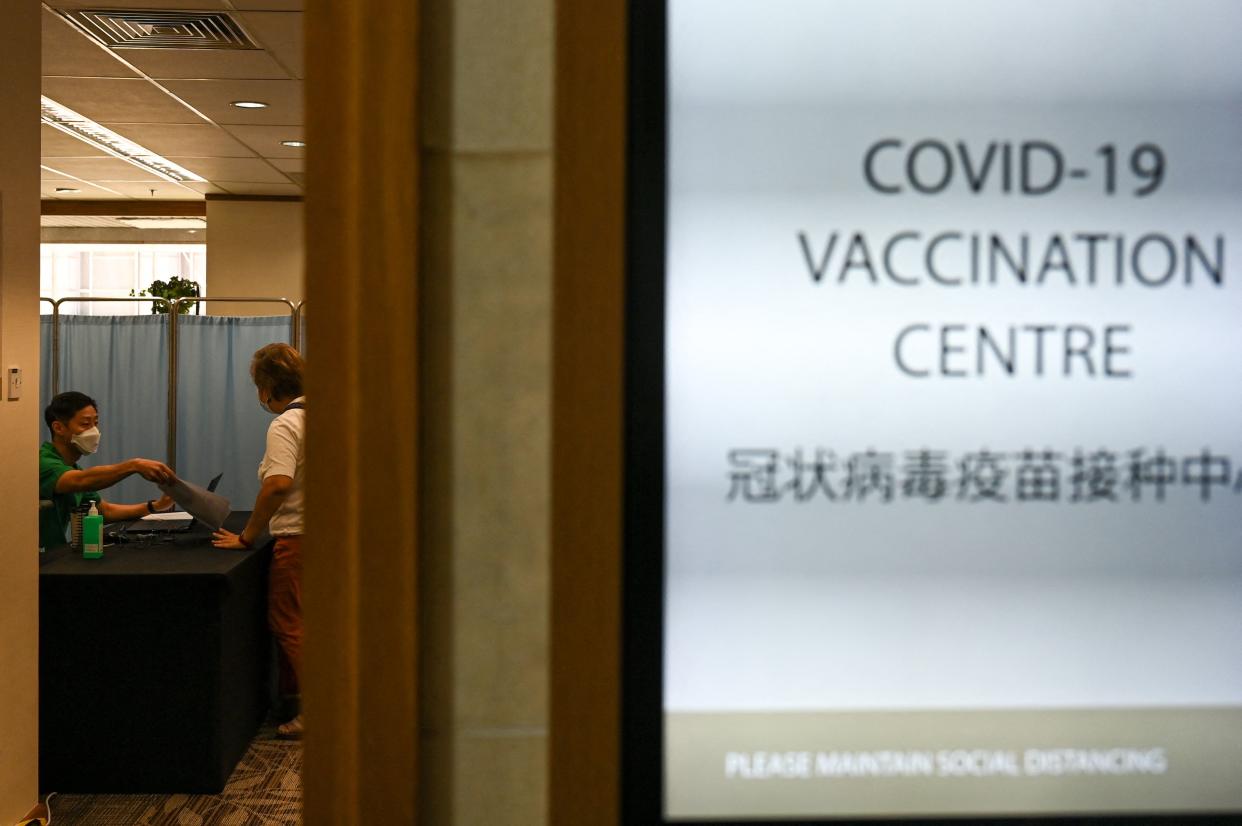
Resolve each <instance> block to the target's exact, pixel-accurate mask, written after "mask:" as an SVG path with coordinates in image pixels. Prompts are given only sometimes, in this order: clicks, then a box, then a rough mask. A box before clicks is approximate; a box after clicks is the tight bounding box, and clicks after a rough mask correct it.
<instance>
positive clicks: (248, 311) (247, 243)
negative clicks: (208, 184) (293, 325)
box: [203, 196, 306, 315]
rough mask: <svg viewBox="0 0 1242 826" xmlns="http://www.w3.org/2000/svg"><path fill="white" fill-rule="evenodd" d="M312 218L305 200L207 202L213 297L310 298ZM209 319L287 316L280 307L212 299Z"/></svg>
mask: <svg viewBox="0 0 1242 826" xmlns="http://www.w3.org/2000/svg"><path fill="white" fill-rule="evenodd" d="M305 219H306V210H305V208H304V204H303V202H302V200H301V199H299V198H278V197H267V198H263V197H250V198H247V197H239V196H227V197H223V196H222V197H212V198H209V199H208V200H207V295H209V296H212V295H217V296H246V297H250V296H256V297H259V296H261V297H264V298H287V299H289V300H290V301H292V302H294V303H295V304H296V303H297V302H299V301H301V300H302V299H303V298H304V297H305V294H304V288H303V283H304V281H305V267H306V242H305V238H304V233H303V231H302V226H303V223H304V221H305ZM203 307H204V312H205V313H206V314H207V315H284V314H286V313H288V309H287V308H285V307H283V306H281V305H279V304H266V303H264V304H247V303H234V302H217V303H214V304H213V303H211V302H210V301H208V302H205V303H204V304H203Z"/></svg>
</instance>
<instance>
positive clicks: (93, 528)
mask: <svg viewBox="0 0 1242 826" xmlns="http://www.w3.org/2000/svg"><path fill="white" fill-rule="evenodd" d="M101 556H103V517H102V516H100V515H99V511H97V510H96V509H95V503H94V502H91V509H90V511H88V512H87V514H86V516H85V517H83V519H82V558H83V559H99V558H100V557H101Z"/></svg>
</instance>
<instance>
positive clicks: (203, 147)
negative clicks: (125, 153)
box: [45, 123, 257, 158]
mask: <svg viewBox="0 0 1242 826" xmlns="http://www.w3.org/2000/svg"><path fill="white" fill-rule="evenodd" d="M104 126H106V127H108V128H109V129H111V130H112V131H114V132H119V133H120V134H121V135H124V136H125V137H127V138H129V139H130V140H131V141H134V142H135V143H137V144H140V145H142V146H144V147H146V148H147V149H150V150H151V151H152V152H155V153H157V154H160V155H163V156H165V157H170V156H172V155H177V156H179V157H183V158H252V157H254V156H255V155H256V154H257V153H255V152H252V151H251V150H250V149H249V148H247V147H246V146H245V145H243V144H242V143H241V142H240V141H238V140H237V139H235V138H234V137H233V136H232V135H230V134H229V133H228V132H225V131H224V130H223V129H221V128H220V127H218V126H212V125H210V124H207V123H198V124H192V123H105V124H104ZM53 131H56V130H53ZM66 137H68V136H66ZM79 143H81V141H79ZM45 154H46V153H45Z"/></svg>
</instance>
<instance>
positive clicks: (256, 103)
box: [229, 100, 267, 109]
mask: <svg viewBox="0 0 1242 826" xmlns="http://www.w3.org/2000/svg"><path fill="white" fill-rule="evenodd" d="M229 105H230V106H236V107H237V108H238V109H266V108H267V104H266V103H264V102H263V101H261V100H235V101H233V102H232V103H231V104H229Z"/></svg>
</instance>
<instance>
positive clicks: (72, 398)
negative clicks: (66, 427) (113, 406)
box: [43, 390, 99, 430]
mask: <svg viewBox="0 0 1242 826" xmlns="http://www.w3.org/2000/svg"><path fill="white" fill-rule="evenodd" d="M84 407H93V408H95V412H99V405H98V404H96V403H95V400H94V399H92V398H91V397H90V396H88V395H86V394H85V393H79V392H78V391H76V390H70V391H68V392H65V393H61V394H60V395H58V396H56V397H55V398H54V399H52V403H51V404H49V405H48V406H47V407H46V408H44V410H43V421H45V422H47V429H48V430H51V429H52V422H60V423H61V424H69V422H71V421H73V417H74V416H76V415H78V411H79V410H81V409H82V408H84Z"/></svg>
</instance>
